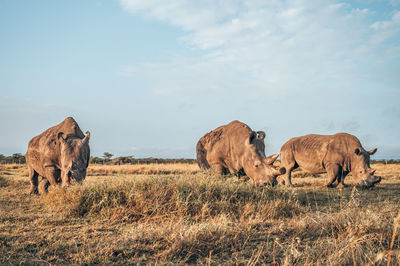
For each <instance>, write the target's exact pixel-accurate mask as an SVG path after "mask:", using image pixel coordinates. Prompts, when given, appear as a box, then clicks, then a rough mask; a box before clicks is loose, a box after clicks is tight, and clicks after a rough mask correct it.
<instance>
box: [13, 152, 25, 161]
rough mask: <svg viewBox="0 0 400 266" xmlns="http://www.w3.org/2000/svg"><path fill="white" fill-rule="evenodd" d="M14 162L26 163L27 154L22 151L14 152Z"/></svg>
mask: <svg viewBox="0 0 400 266" xmlns="http://www.w3.org/2000/svg"><path fill="white" fill-rule="evenodd" d="M11 157H12V160H13V163H18V164H21V163H25V156H24V155H22V154H21V153H14V154H13V155H12V156H11Z"/></svg>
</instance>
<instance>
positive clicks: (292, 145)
mask: <svg viewBox="0 0 400 266" xmlns="http://www.w3.org/2000/svg"><path fill="white" fill-rule="evenodd" d="M376 151H377V149H373V150H370V151H365V150H364V148H363V147H362V146H361V143H360V141H359V140H358V139H357V138H356V137H355V136H353V135H350V134H347V133H338V134H335V135H315V134H311V135H306V136H302V137H296V138H292V139H290V140H289V141H287V142H286V143H285V144H283V146H282V148H281V152H280V156H281V165H282V166H283V167H285V169H286V170H287V171H286V173H285V174H284V176H283V178H282V179H281V183H285V184H286V185H287V186H292V181H291V172H292V170H293V169H296V168H297V167H300V168H302V169H303V170H305V171H307V172H309V173H313V174H320V173H327V174H328V177H329V183H328V184H327V186H328V187H334V185H333V183H334V182H335V181H336V180H337V185H339V184H341V187H344V186H345V184H344V178H345V177H346V175H347V174H349V173H350V172H351V173H352V174H353V176H354V178H355V179H357V180H359V183H358V186H360V187H362V188H369V187H372V186H374V185H375V184H376V183H379V182H380V181H381V177H379V176H375V175H374V173H375V170H372V169H371V168H370V164H369V157H370V155H372V154H374V153H375V152H376Z"/></svg>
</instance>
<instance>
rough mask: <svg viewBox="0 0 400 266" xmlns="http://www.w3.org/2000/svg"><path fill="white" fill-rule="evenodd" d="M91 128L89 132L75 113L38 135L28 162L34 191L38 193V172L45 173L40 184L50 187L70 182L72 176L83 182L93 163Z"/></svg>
mask: <svg viewBox="0 0 400 266" xmlns="http://www.w3.org/2000/svg"><path fill="white" fill-rule="evenodd" d="M89 138H90V132H89V131H87V132H86V136H85V135H84V134H83V133H82V131H81V129H80V128H79V126H78V124H77V123H76V121H75V120H74V119H73V118H72V117H68V118H66V119H65V120H64V121H63V122H61V123H60V124H58V125H56V126H54V127H51V128H49V129H47V130H46V131H44V132H43V133H42V134H40V135H38V136H36V137H34V138H33V139H32V140H31V141H30V142H29V145H28V151H27V152H26V164H27V166H28V171H29V178H30V182H31V190H30V193H31V194H38V176H39V175H40V176H42V177H43V180H42V181H41V182H40V188H41V190H43V191H44V192H46V191H47V188H48V186H49V185H52V186H56V185H57V184H60V183H61V185H62V187H65V186H68V185H70V183H71V181H72V179H74V180H75V181H78V182H82V181H83V179H84V178H85V177H86V168H87V167H88V164H89V157H90V149H89Z"/></svg>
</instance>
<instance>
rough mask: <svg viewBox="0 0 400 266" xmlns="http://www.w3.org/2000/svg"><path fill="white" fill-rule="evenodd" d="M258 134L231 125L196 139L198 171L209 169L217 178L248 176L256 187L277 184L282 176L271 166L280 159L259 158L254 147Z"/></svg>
mask: <svg viewBox="0 0 400 266" xmlns="http://www.w3.org/2000/svg"><path fill="white" fill-rule="evenodd" d="M256 141H257V134H256V132H254V131H253V130H251V128H250V127H249V126H247V125H246V124H244V123H242V122H240V121H237V120H235V121H232V122H230V123H229V124H227V125H223V126H220V127H218V128H216V129H214V130H212V131H210V132H209V133H207V134H205V135H204V136H203V137H201V138H200V139H199V141H198V142H197V145H196V153H197V163H198V165H199V167H200V169H203V170H205V169H210V168H211V169H212V170H213V171H214V172H215V173H216V174H219V175H223V174H228V173H231V174H236V175H239V176H240V175H247V176H248V177H249V178H250V179H251V180H252V181H253V182H254V184H256V185H260V186H263V185H265V184H271V185H275V184H276V177H277V176H278V175H281V174H283V173H284V172H285V169H284V168H282V167H277V166H274V165H273V162H274V161H275V160H276V158H277V157H278V156H279V154H274V155H272V156H269V157H265V156H262V155H260V153H259V152H258V150H257V147H256V145H255V143H256Z"/></svg>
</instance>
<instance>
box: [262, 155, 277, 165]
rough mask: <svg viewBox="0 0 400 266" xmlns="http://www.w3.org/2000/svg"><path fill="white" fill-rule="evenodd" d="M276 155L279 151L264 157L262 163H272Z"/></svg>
mask: <svg viewBox="0 0 400 266" xmlns="http://www.w3.org/2000/svg"><path fill="white" fill-rule="evenodd" d="M278 157H279V153H277V154H273V155H271V156H268V157H267V158H264V163H265V164H268V165H272V164H273V163H274V162H275V161H276V159H277V158H278Z"/></svg>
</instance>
